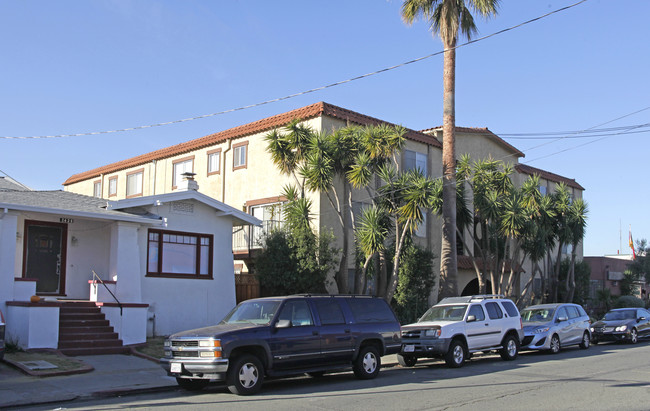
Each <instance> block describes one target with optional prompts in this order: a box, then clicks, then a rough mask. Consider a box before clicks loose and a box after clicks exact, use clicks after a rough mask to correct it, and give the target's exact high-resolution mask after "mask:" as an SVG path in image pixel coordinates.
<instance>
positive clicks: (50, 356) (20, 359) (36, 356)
mask: <svg viewBox="0 0 650 411" xmlns="http://www.w3.org/2000/svg"><path fill="white" fill-rule="evenodd" d="M4 359H5V361H7V362H8V363H10V364H12V365H14V366H15V367H18V368H20V369H21V370H22V371H24V372H26V373H28V374H30V375H36V376H40V377H46V376H48V375H57V374H61V373H65V374H73V373H76V372H88V371H92V370H93V368H92V367H91V366H89V365H88V364H86V363H84V362H83V361H81V360H78V359H76V358H71V357H66V356H64V355H60V354H58V353H55V352H50V351H15V352H8V353H6V354H5V358H4ZM37 361H46V362H48V363H50V364H52V365H54V366H56V368H50V369H34V370H30V369H29V367H28V365H29V364H30V363H34V362H37Z"/></svg>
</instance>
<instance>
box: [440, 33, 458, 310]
mask: <svg viewBox="0 0 650 411" xmlns="http://www.w3.org/2000/svg"><path fill="white" fill-rule="evenodd" d="M444 43H445V44H444V46H445V49H446V50H445V57H444V80H443V86H444V97H443V117H442V176H443V180H442V181H443V185H442V247H441V251H440V298H444V297H455V296H457V295H458V259H457V256H456V147H455V128H456V103H455V94H456V50H455V49H454V47H455V46H456V40H455V39H453V40H451V41H446V42H444Z"/></svg>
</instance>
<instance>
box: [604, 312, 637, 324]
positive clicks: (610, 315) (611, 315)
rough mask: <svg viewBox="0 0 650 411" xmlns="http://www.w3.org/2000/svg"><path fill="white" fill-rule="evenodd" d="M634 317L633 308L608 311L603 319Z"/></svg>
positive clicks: (627, 318)
mask: <svg viewBox="0 0 650 411" xmlns="http://www.w3.org/2000/svg"><path fill="white" fill-rule="evenodd" d="M635 318H636V312H635V310H623V311H610V312H608V313H607V314H605V318H603V320H605V321H617V320H633V319H635Z"/></svg>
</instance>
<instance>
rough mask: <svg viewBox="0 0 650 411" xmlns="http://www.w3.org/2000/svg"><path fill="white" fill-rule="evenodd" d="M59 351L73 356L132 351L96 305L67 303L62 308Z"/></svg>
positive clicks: (60, 312)
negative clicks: (123, 342) (123, 343)
mask: <svg viewBox="0 0 650 411" xmlns="http://www.w3.org/2000/svg"><path fill="white" fill-rule="evenodd" d="M58 349H59V351H61V352H62V353H63V354H65V355H71V356H75V355H99V354H128V353H129V352H130V349H129V348H127V347H124V346H123V345H122V340H120V339H119V338H118V335H117V333H116V332H115V331H114V330H113V327H111V325H110V323H109V322H108V320H107V319H106V317H105V316H104V314H103V313H102V312H101V310H100V308H99V307H97V306H96V305H95V303H93V302H66V303H65V304H64V305H63V306H62V307H61V309H60V311H59V347H58Z"/></svg>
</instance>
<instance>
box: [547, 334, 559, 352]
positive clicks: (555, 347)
mask: <svg viewBox="0 0 650 411" xmlns="http://www.w3.org/2000/svg"><path fill="white" fill-rule="evenodd" d="M561 348H562V347H561V345H560V337H558V336H557V334H553V336H552V337H551V348H550V350H549V351H550V352H551V354H557V353H559V352H560V349H561Z"/></svg>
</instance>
